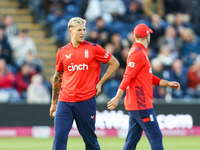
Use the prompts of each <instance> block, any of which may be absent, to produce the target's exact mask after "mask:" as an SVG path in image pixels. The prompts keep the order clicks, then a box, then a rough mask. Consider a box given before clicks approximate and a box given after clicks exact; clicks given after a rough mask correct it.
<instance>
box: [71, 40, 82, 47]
mask: <svg viewBox="0 0 200 150" xmlns="http://www.w3.org/2000/svg"><path fill="white" fill-rule="evenodd" d="M71 43H72V45H73V47H75V48H77V47H78V46H79V45H80V44H81V43H80V42H77V41H74V40H71Z"/></svg>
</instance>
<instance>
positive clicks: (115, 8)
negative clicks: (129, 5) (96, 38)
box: [101, 0, 126, 23]
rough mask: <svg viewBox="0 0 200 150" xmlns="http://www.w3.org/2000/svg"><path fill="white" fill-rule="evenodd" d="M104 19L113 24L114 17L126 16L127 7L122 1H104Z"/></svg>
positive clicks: (102, 2)
mask: <svg viewBox="0 0 200 150" xmlns="http://www.w3.org/2000/svg"><path fill="white" fill-rule="evenodd" d="M101 10H102V17H103V19H104V20H105V22H106V23H111V22H112V21H113V17H114V16H118V15H124V14H125V13H126V7H125V4H124V2H123V1H122V0H109V1H108V0H102V1H101Z"/></svg>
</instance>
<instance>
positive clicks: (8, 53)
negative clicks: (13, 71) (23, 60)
mask: <svg viewBox="0 0 200 150" xmlns="http://www.w3.org/2000/svg"><path fill="white" fill-rule="evenodd" d="M0 58H3V59H5V60H6V62H7V63H9V64H11V63H12V62H13V61H12V50H11V47H10V44H9V42H8V40H7V38H6V37H5V36H4V28H3V27H0Z"/></svg>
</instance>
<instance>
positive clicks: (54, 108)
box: [49, 104, 56, 118]
mask: <svg viewBox="0 0 200 150" xmlns="http://www.w3.org/2000/svg"><path fill="white" fill-rule="evenodd" d="M55 111H56V104H51V107H50V113H49V115H50V116H51V117H52V118H54V116H53V115H52V114H53V112H55Z"/></svg>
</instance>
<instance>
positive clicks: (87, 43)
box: [85, 41, 97, 46]
mask: <svg viewBox="0 0 200 150" xmlns="http://www.w3.org/2000/svg"><path fill="white" fill-rule="evenodd" d="M85 45H93V46H96V45H97V44H95V43H91V42H88V41H86V42H85Z"/></svg>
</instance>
